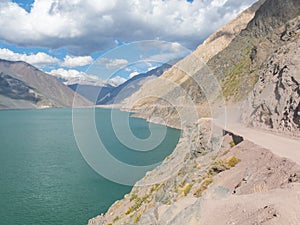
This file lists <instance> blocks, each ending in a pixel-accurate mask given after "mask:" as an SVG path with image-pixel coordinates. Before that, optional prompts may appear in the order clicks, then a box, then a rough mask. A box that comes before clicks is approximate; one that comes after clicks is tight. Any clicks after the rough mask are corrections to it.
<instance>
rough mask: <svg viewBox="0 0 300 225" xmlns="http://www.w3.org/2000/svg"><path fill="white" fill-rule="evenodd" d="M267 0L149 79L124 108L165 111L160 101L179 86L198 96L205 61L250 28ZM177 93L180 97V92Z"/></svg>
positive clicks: (242, 14) (183, 103)
mask: <svg viewBox="0 0 300 225" xmlns="http://www.w3.org/2000/svg"><path fill="white" fill-rule="evenodd" d="M263 2H264V1H259V2H258V3H256V4H254V5H253V6H252V7H250V8H249V9H247V10H245V11H244V12H242V13H241V14H240V15H239V16H238V17H237V18H236V19H234V20H232V21H231V22H229V23H228V24H227V25H225V26H224V27H222V28H220V29H219V30H218V31H216V32H215V33H214V34H212V35H211V36H210V37H209V38H208V39H207V40H206V41H205V42H204V43H203V44H202V45H200V46H199V47H198V48H197V49H196V50H195V51H194V52H193V53H192V54H191V55H189V56H187V57H185V58H184V59H183V60H181V61H179V62H178V63H177V64H176V65H175V66H173V67H172V68H171V69H170V70H168V71H166V72H165V73H164V74H163V75H162V76H161V77H160V78H158V79H155V80H152V81H149V82H146V83H145V84H144V85H143V86H142V87H141V89H140V90H139V91H138V92H137V93H135V94H134V95H133V96H131V97H130V98H128V99H126V100H125V104H124V107H128V105H130V106H132V109H134V110H142V111H143V113H147V111H149V112H148V114H151V112H152V111H153V110H154V109H153V108H152V107H155V105H160V107H159V108H160V109H161V110H168V109H162V105H165V102H164V103H163V104H160V103H159V98H160V97H163V96H165V95H167V94H168V93H169V92H172V91H173V92H174V91H176V90H174V89H176V86H182V87H183V88H184V89H187V93H190V92H191V91H189V90H188V89H190V90H192V92H193V94H190V95H195V96H196V98H197V96H198V95H199V93H200V91H199V87H197V86H195V87H192V86H191V84H192V83H193V82H194V81H193V79H192V78H191V77H192V76H195V75H197V74H196V72H198V71H199V70H200V69H201V68H202V66H203V64H205V63H207V62H208V61H209V60H211V58H213V57H214V56H215V55H216V54H217V53H219V52H221V51H222V50H224V49H225V48H226V47H227V46H228V45H229V44H230V43H231V41H232V40H233V39H234V38H235V37H236V36H237V35H238V34H239V33H240V31H241V30H242V29H244V28H246V26H247V24H248V23H249V21H250V20H251V19H253V17H254V15H255V12H256V10H257V9H258V8H259V7H260V5H261V4H262V3H263ZM201 62H202V63H201ZM169 95H172V94H169ZM173 95H174V96H177V94H176V93H175V94H173ZM150 96H156V97H150ZM178 104H182V105H185V102H184V100H183V101H181V102H179V103H178ZM155 111H156V110H155Z"/></svg>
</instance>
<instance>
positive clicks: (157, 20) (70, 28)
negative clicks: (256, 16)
mask: <svg viewBox="0 0 300 225" xmlns="http://www.w3.org/2000/svg"><path fill="white" fill-rule="evenodd" d="M255 1H256V0H244V1H236V0H213V1H207V0H197V1H193V3H189V2H187V1H184V0H134V1H133V0H109V1H99V0H60V1H57V0H35V1H34V4H33V6H32V8H31V11H30V13H28V12H26V11H25V10H24V9H23V8H21V7H20V6H19V5H17V4H16V3H12V2H11V1H8V0H5V1H3V0H2V1H0V9H1V10H0V17H1V20H0V27H1V31H0V39H2V40H5V41H7V42H9V43H14V44H18V45H22V46H40V47H49V48H52V49H55V48H59V47H65V48H67V49H68V50H70V51H71V52H72V53H73V54H76V55H84V54H87V53H91V52H94V51H99V50H102V49H107V48H111V47H113V46H116V45H117V43H118V41H116V39H118V40H120V41H123V42H131V41H137V40H145V39H147V40H150V39H159V40H165V41H171V42H179V43H180V44H183V45H185V46H186V47H189V48H195V47H196V46H197V45H198V44H199V43H200V42H201V41H202V40H203V39H205V38H206V37H207V36H208V35H209V34H210V33H212V32H213V31H215V30H216V29H217V28H219V27H220V26H221V25H223V24H225V23H226V22H227V21H229V20H230V19H232V18H233V17H235V16H236V15H237V14H238V13H239V12H240V11H241V10H242V9H245V8H246V7H247V6H249V5H250V4H252V3H254V2H255Z"/></svg>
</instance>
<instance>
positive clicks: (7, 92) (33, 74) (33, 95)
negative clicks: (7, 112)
mask: <svg viewBox="0 0 300 225" xmlns="http://www.w3.org/2000/svg"><path fill="white" fill-rule="evenodd" d="M73 98H74V92H73V91H72V90H71V89H70V88H68V87H67V86H65V85H64V84H62V83H61V82H59V81H58V80H57V79H56V78H54V77H53V76H50V75H48V74H46V73H44V72H42V71H40V70H38V69H37V68H35V67H34V66H32V65H30V64H28V63H25V62H21V61H18V62H12V61H7V60H1V59H0V105H1V106H0V107H1V108H5V109H15V108H48V107H72V105H73ZM88 105H91V103H90V102H89V101H88V100H86V99H85V98H83V97H81V96H78V97H77V102H76V106H88Z"/></svg>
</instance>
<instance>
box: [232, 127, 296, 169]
mask: <svg viewBox="0 0 300 225" xmlns="http://www.w3.org/2000/svg"><path fill="white" fill-rule="evenodd" d="M226 130H227V131H229V132H232V133H234V134H236V135H239V136H242V137H243V138H244V139H246V140H248V141H251V142H253V143H255V144H257V145H260V146H262V147H264V148H266V149H268V150H270V151H272V152H273V153H274V154H276V155H278V156H281V157H285V158H288V159H290V160H292V161H294V162H296V163H298V164H299V165H300V140H299V139H293V138H288V137H283V136H280V135H277V134H273V133H269V132H267V131H263V130H258V129H254V128H249V127H245V126H244V125H243V124H239V123H230V124H227V127H226Z"/></svg>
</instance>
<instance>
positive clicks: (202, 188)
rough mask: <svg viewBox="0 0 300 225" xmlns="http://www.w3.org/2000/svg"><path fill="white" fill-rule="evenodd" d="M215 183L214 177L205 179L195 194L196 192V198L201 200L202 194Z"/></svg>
mask: <svg viewBox="0 0 300 225" xmlns="http://www.w3.org/2000/svg"><path fill="white" fill-rule="evenodd" d="M212 182H213V178H212V177H208V178H205V179H204V180H203V181H202V183H201V186H200V188H198V189H197V190H196V191H195V192H194V196H195V197H197V198H200V197H201V196H202V193H203V192H204V191H205V190H206V189H207V188H208V186H209V185H210V184H211V183H212Z"/></svg>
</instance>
